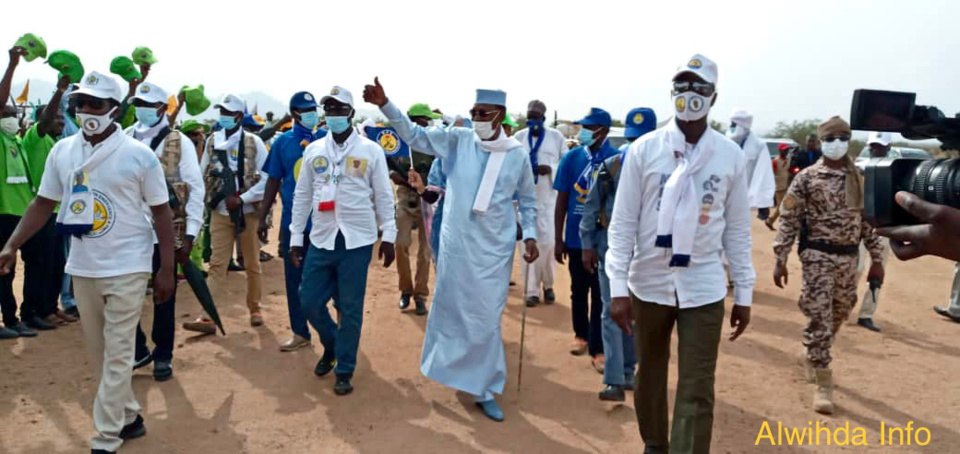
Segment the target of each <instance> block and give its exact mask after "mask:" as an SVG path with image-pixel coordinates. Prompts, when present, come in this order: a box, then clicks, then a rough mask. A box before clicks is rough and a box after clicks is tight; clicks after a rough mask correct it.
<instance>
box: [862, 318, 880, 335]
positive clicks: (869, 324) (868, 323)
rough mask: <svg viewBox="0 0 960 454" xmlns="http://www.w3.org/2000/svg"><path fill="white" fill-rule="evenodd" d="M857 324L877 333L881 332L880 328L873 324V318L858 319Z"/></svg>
mask: <svg viewBox="0 0 960 454" xmlns="http://www.w3.org/2000/svg"><path fill="white" fill-rule="evenodd" d="M857 324H858V325H860V326H862V327H864V328H866V329H868V330H870V331H873V332H875V333H879V332H880V327H879V326H877V325H876V324H874V323H873V319H872V318H858V319H857Z"/></svg>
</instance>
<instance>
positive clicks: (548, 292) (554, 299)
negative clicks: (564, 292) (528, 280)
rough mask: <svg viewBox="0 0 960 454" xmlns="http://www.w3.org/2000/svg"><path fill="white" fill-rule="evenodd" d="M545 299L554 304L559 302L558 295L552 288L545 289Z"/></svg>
mask: <svg viewBox="0 0 960 454" xmlns="http://www.w3.org/2000/svg"><path fill="white" fill-rule="evenodd" d="M543 301H544V302H545V303H547V304H553V303H555V302H557V295H556V294H555V293H553V289H552V288H548V289H546V290H544V291H543Z"/></svg>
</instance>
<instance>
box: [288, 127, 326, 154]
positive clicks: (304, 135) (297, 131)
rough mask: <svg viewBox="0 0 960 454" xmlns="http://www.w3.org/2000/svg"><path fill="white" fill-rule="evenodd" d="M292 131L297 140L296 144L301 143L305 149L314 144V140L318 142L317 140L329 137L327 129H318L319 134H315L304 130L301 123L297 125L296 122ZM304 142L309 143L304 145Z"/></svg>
mask: <svg viewBox="0 0 960 454" xmlns="http://www.w3.org/2000/svg"><path fill="white" fill-rule="evenodd" d="M292 131H293V139H294V140H296V142H297V143H299V144H300V145H301V147H303V148H306V146H307V145H309V144H310V142H313V141H314V140H317V139H321V138H323V137H324V136H326V135H327V131H326V130H325V129H322V128H317V132H313V131H311V130H309V129H307V128H304V127H303V126H302V125H301V124H300V123H297V122H296V121H294V122H293V129H292ZM304 141H306V142H307V143H306V144H304V143H303V142H304Z"/></svg>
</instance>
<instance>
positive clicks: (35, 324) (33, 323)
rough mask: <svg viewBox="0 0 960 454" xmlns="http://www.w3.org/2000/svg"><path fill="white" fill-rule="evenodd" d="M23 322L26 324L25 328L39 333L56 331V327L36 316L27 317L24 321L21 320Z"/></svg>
mask: <svg viewBox="0 0 960 454" xmlns="http://www.w3.org/2000/svg"><path fill="white" fill-rule="evenodd" d="M23 322H24V323H26V324H27V326H29V327H30V328H33V329H38V330H40V331H49V330H52V329H57V325H54V324H53V323H49V322H47V321H46V320H44V319H42V318H40V317H37V316H36V315H34V316H33V317H27V318H26V319H25V320H23Z"/></svg>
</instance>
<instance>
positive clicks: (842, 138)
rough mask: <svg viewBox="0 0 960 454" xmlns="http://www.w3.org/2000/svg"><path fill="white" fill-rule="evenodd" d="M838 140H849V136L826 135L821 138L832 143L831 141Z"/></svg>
mask: <svg viewBox="0 0 960 454" xmlns="http://www.w3.org/2000/svg"><path fill="white" fill-rule="evenodd" d="M835 140H839V141H841V142H849V141H850V136H826V137H824V138H823V141H824V142H827V143H833V141H835Z"/></svg>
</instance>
